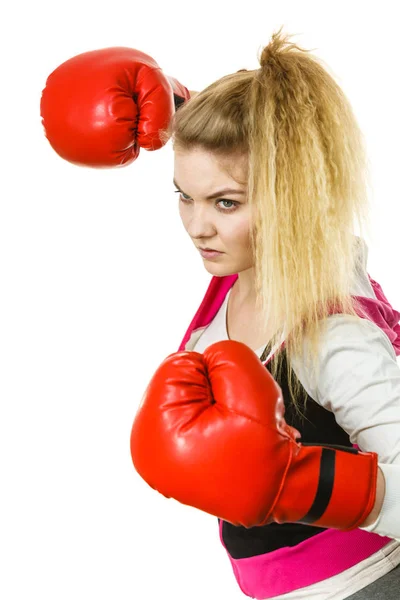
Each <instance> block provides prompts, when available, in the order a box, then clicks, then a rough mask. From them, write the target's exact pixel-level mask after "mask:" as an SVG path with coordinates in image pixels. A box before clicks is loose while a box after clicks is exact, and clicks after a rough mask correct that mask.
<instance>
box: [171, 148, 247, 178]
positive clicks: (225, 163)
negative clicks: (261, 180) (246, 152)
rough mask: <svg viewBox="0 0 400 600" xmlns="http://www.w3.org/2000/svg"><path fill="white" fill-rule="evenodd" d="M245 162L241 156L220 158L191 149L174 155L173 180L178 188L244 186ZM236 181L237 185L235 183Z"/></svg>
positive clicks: (204, 151) (207, 152) (206, 152)
mask: <svg viewBox="0 0 400 600" xmlns="http://www.w3.org/2000/svg"><path fill="white" fill-rule="evenodd" d="M246 167H247V161H246V157H245V156H243V155H234V156H227V157H221V156H217V155H216V154H213V153H212V152H209V151H206V150H202V149H193V150H190V151H187V152H183V151H175V153H174V179H175V181H176V182H177V183H178V185H179V186H182V187H183V186H184V185H185V184H188V183H189V182H190V184H191V185H196V184H198V185H199V186H201V185H202V184H204V185H205V186H206V187H208V186H210V185H221V184H222V185H225V184H236V185H238V184H239V185H240V184H242V185H243V184H245V175H246ZM236 180H238V183H237V182H236Z"/></svg>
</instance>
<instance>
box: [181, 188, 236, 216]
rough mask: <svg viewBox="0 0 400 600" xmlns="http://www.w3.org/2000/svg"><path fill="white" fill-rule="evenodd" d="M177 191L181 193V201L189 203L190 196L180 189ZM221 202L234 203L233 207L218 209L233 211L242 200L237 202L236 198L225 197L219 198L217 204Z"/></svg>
mask: <svg viewBox="0 0 400 600" xmlns="http://www.w3.org/2000/svg"><path fill="white" fill-rule="evenodd" d="M175 193H176V194H179V198H180V201H181V202H183V204H189V202H190V201H191V198H190V197H189V196H186V194H184V193H183V192H181V191H180V190H175ZM185 196H186V198H185ZM220 202H229V203H230V204H231V205H233V206H231V207H229V206H228V207H227V208H226V209H225V210H224V209H220V208H219V209H218V210H220V212H233V211H235V210H236V209H237V207H238V205H239V204H240V202H236V201H235V200H226V199H225V198H221V200H217V201H216V204H219V203H220Z"/></svg>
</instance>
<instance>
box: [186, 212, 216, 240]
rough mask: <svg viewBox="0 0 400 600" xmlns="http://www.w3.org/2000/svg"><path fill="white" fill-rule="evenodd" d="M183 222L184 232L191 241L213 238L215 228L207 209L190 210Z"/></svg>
mask: <svg viewBox="0 0 400 600" xmlns="http://www.w3.org/2000/svg"><path fill="white" fill-rule="evenodd" d="M185 221H186V231H187V232H188V234H189V235H190V237H191V238H192V239H199V240H200V239H209V238H212V237H213V236H215V233H216V227H215V224H214V223H213V219H212V217H211V215H210V212H209V211H208V210H207V207H200V206H199V207H198V208H197V209H194V208H193V209H191V211H190V216H189V217H188V218H187V219H185Z"/></svg>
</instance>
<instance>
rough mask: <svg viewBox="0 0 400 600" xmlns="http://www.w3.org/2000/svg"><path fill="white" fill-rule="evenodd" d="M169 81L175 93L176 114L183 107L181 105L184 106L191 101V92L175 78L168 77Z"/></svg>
mask: <svg viewBox="0 0 400 600" xmlns="http://www.w3.org/2000/svg"><path fill="white" fill-rule="evenodd" d="M167 79H168V81H169V82H170V84H171V87H172V91H173V92H174V103H175V112H176V111H177V110H178V108H179V107H180V106H181V104H184V103H185V102H187V100H190V92H189V90H188V89H187V88H186V87H185V86H184V85H182V84H181V83H179V81H178V80H177V79H175V77H171V76H170V75H167Z"/></svg>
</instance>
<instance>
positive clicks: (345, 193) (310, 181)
mask: <svg viewBox="0 0 400 600" xmlns="http://www.w3.org/2000/svg"><path fill="white" fill-rule="evenodd" d="M281 31H282V27H281V29H280V30H279V31H278V32H276V33H274V34H273V35H272V40H271V42H270V43H269V44H268V46H265V47H264V48H263V49H262V52H261V56H260V57H259V63H260V68H257V69H254V70H244V69H243V70H240V71H238V72H236V73H233V74H229V75H226V76H224V77H222V78H221V79H218V80H217V81H215V82H214V83H212V84H211V85H209V86H208V87H206V88H205V89H204V90H202V91H201V92H199V93H198V94H196V95H194V96H193V97H191V98H190V100H189V101H187V102H186V103H185V104H183V105H182V106H180V107H179V108H178V110H177V111H176V113H175V114H174V116H173V118H172V120H171V121H170V123H169V126H168V128H167V129H164V130H163V131H162V132H161V134H160V135H161V137H162V138H163V140H164V142H167V141H168V140H169V139H171V138H172V142H173V148H174V150H177V151H180V152H186V151H190V150H193V149H195V148H200V149H202V150H205V151H209V152H211V153H213V154H214V156H215V158H216V159H217V160H220V161H221V164H223V165H226V169H227V172H229V173H230V175H231V176H232V177H233V173H232V172H230V169H229V161H230V159H232V161H234V160H235V159H237V158H238V157H241V156H242V157H245V164H246V166H247V169H246V177H247V181H245V183H247V200H248V202H249V210H250V215H251V220H250V221H251V232H250V238H251V242H250V243H251V250H252V252H253V256H254V272H255V293H256V303H257V306H258V314H259V315H260V319H261V320H263V321H264V322H265V323H270V322H272V321H271V319H273V320H274V321H273V322H274V325H275V326H277V329H276V331H275V334H274V335H273V336H272V338H271V340H270V342H269V347H271V348H272V347H273V346H275V344H278V343H279V342H280V341H281V338H282V335H283V334H284V332H285V348H279V349H278V351H277V352H276V353H275V355H274V357H273V358H272V360H271V363H270V365H271V374H272V376H273V377H274V378H275V379H277V378H278V377H279V376H280V373H281V369H282V365H283V359H284V355H283V350H285V352H286V358H287V360H286V364H287V377H288V385H289V390H290V394H291V400H292V401H293V405H294V407H295V409H296V411H297V413H298V414H299V415H301V416H304V415H303V413H302V412H301V405H302V403H301V400H302V398H301V394H302V393H303V400H304V407H305V405H306V400H307V392H306V390H305V389H304V388H303V386H301V385H300V383H299V381H298V379H297V378H296V377H295V375H294V371H293V368H292V364H291V362H292V360H291V359H292V358H294V357H296V358H297V359H299V360H302V361H307V362H308V364H309V368H310V373H312V374H313V376H314V377H316V378H317V377H318V372H319V368H320V361H319V354H320V353H319V344H320V341H321V335H322V334H323V333H324V331H325V327H326V326H327V318H328V316H329V314H331V313H332V307H333V306H335V311H334V312H335V313H336V312H343V313H346V314H348V315H352V316H353V317H354V318H357V319H358V318H360V317H359V316H358V315H359V314H363V311H362V308H361V306H359V304H358V302H357V301H356V299H355V298H353V297H352V296H351V289H350V288H351V282H352V279H353V274H354V270H355V269H358V268H360V265H359V264H358V261H359V259H358V256H359V254H358V252H357V251H355V243H356V242H359V241H360V240H359V238H358V237H357V236H355V235H354V233H353V226H354V223H355V222H357V223H358V226H359V230H360V232H362V231H363V230H365V229H368V230H369V204H368V186H369V184H370V180H369V174H370V173H369V161H368V158H367V153H366V148H365V144H364V138H363V134H362V132H361V130H360V128H359V126H358V124H357V122H356V118H355V116H354V114H353V110H352V108H351V105H350V103H349V101H348V99H347V98H346V96H345V95H344V93H343V91H342V90H341V88H340V87H339V85H338V84H337V83H336V82H335V80H334V76H333V75H332V74H330V73H329V69H328V68H327V67H326V66H324V65H323V63H322V61H321V60H320V59H318V58H316V57H315V56H312V55H311V54H310V53H309V51H307V50H305V49H303V48H300V47H299V46H297V45H296V44H293V43H291V42H289V40H288V38H289V37H291V36H288V35H282V34H281ZM233 178H234V179H235V177H233ZM236 181H238V180H237V179H236ZM238 182H239V181H238ZM241 183H243V181H242V182H241ZM306 339H307V342H308V343H307V344H305V343H304V341H305V340H306Z"/></svg>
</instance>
